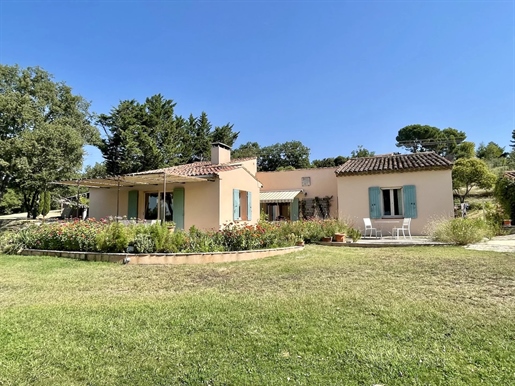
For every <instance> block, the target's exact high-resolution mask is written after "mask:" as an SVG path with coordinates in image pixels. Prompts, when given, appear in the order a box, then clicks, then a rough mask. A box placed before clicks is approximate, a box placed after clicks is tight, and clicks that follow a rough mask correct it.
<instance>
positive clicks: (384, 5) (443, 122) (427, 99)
mask: <svg viewBox="0 0 515 386" xmlns="http://www.w3.org/2000/svg"><path fill="white" fill-rule="evenodd" d="M0 62H1V63H3V64H9V65H13V64H19V65H20V66H22V67H27V66H40V67H42V68H44V69H45V70H47V71H48V72H50V73H52V74H54V76H55V79H56V80H58V81H64V82H66V83H67V84H68V85H69V86H71V87H72V88H73V90H74V92H75V93H78V94H80V95H82V96H83V97H85V98H86V99H87V100H89V101H91V104H92V108H91V110H92V111H94V112H96V113H108V112H109V111H110V109H111V108H112V107H114V106H116V105H118V103H119V101H121V100H125V99H136V100H139V101H144V99H145V98H146V97H148V96H151V95H154V94H157V93H161V94H163V95H164V96H165V97H166V98H169V99H173V100H174V101H175V102H176V103H177V108H176V112H177V113H178V114H181V115H189V114H190V113H193V114H194V115H199V114H200V113H201V112H202V111H206V112H207V113H208V116H209V118H210V120H211V122H212V123H213V124H214V125H223V124H225V123H227V122H231V123H233V124H234V129H235V130H237V131H240V137H239V139H238V142H237V143H236V147H237V146H239V145H240V144H242V143H245V142H248V141H256V142H258V143H259V144H260V145H261V146H266V145H271V144H274V143H277V142H285V141H290V140H299V141H301V142H302V143H304V144H305V145H306V146H308V147H309V148H310V149H311V159H317V158H318V159H320V158H325V157H335V156H337V155H350V152H351V151H352V150H354V149H356V148H357V147H358V145H363V146H364V147H365V148H367V149H368V150H371V151H375V152H376V153H377V154H381V153H387V152H392V151H399V149H398V148H396V147H395V137H396V135H397V132H398V131H399V129H400V128H402V127H404V126H406V125H409V124H414V123H420V124H428V125H432V126H436V127H439V128H441V129H443V128H446V127H453V128H455V129H458V130H462V131H464V132H465V133H466V134H467V140H470V141H473V142H475V143H476V146H477V145H478V144H479V143H480V142H485V143H487V142H489V141H494V142H496V143H498V144H499V145H501V146H505V147H506V149H509V142H510V139H511V133H512V130H514V129H515V3H514V2H513V1H492V0H491V1H452V0H447V1H416V0H414V1H114V0H113V1H87V0H84V1H61V2H52V1H23V0H17V1H10V0H0ZM88 152H89V156H88V157H87V158H86V163H88V164H91V163H94V162H95V161H101V155H100V153H99V152H98V151H95V150H93V149H88Z"/></svg>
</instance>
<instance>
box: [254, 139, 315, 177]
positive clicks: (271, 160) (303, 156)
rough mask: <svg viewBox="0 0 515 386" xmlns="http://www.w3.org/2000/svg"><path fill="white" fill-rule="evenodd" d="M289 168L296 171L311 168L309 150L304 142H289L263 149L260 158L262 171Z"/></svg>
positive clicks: (259, 165)
mask: <svg viewBox="0 0 515 386" xmlns="http://www.w3.org/2000/svg"><path fill="white" fill-rule="evenodd" d="M288 166H292V167H293V168H294V169H304V168H309V167H310V162H309V148H308V147H306V146H304V145H303V144H302V142H300V141H289V142H284V143H276V144H275V145H271V146H265V147H263V148H261V150H260V153H259V158H258V168H259V170H260V171H264V172H267V171H274V170H277V169H279V168H285V167H288Z"/></svg>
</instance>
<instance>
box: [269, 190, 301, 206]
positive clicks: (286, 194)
mask: <svg viewBox="0 0 515 386" xmlns="http://www.w3.org/2000/svg"><path fill="white" fill-rule="evenodd" d="M301 192H302V189H297V190H274V191H270V192H261V193H259V201H260V202H265V203H266V202H270V203H276V202H293V200H294V199H295V198H296V197H297V196H298V195H299V194H300V193H301Z"/></svg>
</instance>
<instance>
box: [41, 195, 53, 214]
mask: <svg viewBox="0 0 515 386" xmlns="http://www.w3.org/2000/svg"><path fill="white" fill-rule="evenodd" d="M51 198H52V196H51V195H50V192H49V191H44V192H43V193H42V194H41V199H40V200H39V213H40V214H41V215H42V216H43V218H45V217H46V215H47V214H48V213H49V212H50V204H51Z"/></svg>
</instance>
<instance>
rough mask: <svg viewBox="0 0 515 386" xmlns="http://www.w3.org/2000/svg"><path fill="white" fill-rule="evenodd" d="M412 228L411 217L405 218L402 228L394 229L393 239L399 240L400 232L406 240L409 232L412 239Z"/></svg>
mask: <svg viewBox="0 0 515 386" xmlns="http://www.w3.org/2000/svg"><path fill="white" fill-rule="evenodd" d="M410 227H411V218H409V217H408V218H405V219H404V220H403V221H402V225H401V227H400V228H393V229H392V237H395V238H396V239H398V238H399V236H400V232H402V235H403V236H404V238H406V231H407V232H408V236H409V238H410V239H411V230H410Z"/></svg>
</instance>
